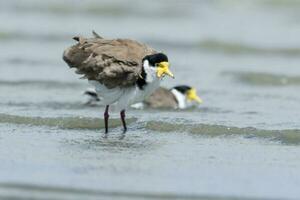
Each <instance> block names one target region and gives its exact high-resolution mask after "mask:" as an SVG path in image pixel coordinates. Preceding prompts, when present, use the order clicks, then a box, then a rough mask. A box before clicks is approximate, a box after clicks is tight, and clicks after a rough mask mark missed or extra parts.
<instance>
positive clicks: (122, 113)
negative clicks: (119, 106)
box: [120, 110, 127, 133]
mask: <svg viewBox="0 0 300 200" xmlns="http://www.w3.org/2000/svg"><path fill="white" fill-rule="evenodd" d="M120 116H121V120H122V124H123V128H124V129H123V133H126V131H127V126H126V121H125V110H122V111H121V112H120Z"/></svg>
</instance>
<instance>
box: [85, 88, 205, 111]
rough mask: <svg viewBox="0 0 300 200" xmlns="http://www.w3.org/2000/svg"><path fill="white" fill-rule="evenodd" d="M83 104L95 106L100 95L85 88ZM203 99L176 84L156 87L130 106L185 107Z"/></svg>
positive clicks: (190, 90)
mask: <svg viewBox="0 0 300 200" xmlns="http://www.w3.org/2000/svg"><path fill="white" fill-rule="evenodd" d="M84 97H85V105H90V106H95V105H100V104H101V99H102V98H101V96H98V95H97V93H96V91H95V89H93V88H87V89H86V90H85V91H84ZM202 102H203V100H202V99H201V98H200V97H199V96H198V94H197V91H196V89H195V88H193V87H190V86H188V85H177V86H175V87H172V88H170V89H167V88H165V87H159V88H157V89H156V90H155V91H154V92H153V93H152V94H151V95H150V96H149V97H148V98H146V99H145V100H144V101H142V102H139V103H135V104H132V105H131V107H132V108H137V109H143V108H154V109H159V108H164V109H186V108H190V107H193V106H197V105H199V104H201V103H202Z"/></svg>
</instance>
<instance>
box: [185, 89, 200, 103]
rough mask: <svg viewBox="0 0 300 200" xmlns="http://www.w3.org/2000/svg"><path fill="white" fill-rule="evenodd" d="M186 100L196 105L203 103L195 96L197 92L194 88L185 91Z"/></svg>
mask: <svg viewBox="0 0 300 200" xmlns="http://www.w3.org/2000/svg"><path fill="white" fill-rule="evenodd" d="M187 99H188V100H190V101H196V102H197V103H199V104H200V103H203V100H202V99H201V98H200V97H199V96H198V95H197V91H196V89H195V88H192V89H190V90H189V91H187Z"/></svg>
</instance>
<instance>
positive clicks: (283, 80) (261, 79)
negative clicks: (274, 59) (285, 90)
mask: <svg viewBox="0 0 300 200" xmlns="http://www.w3.org/2000/svg"><path fill="white" fill-rule="evenodd" d="M222 74H224V75H230V76H232V77H233V78H235V79H236V80H238V81H239V82H242V83H245V84H248V85H254V86H291V85H297V86H298V85H300V76H288V75H280V74H272V73H265V72H235V71H226V72H223V73H222Z"/></svg>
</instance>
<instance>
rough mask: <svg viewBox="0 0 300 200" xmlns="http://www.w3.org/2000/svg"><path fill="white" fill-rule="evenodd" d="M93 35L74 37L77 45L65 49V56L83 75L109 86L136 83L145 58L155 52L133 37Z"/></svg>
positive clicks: (70, 64)
mask: <svg viewBox="0 0 300 200" xmlns="http://www.w3.org/2000/svg"><path fill="white" fill-rule="evenodd" d="M93 34H94V36H95V37H94V38H83V37H74V40H76V41H77V44H75V45H73V46H71V47H70V48H68V49H66V50H65V51H64V54H63V59H64V61H65V62H66V63H67V64H68V65H69V66H70V67H74V68H76V73H78V74H82V75H84V76H83V78H87V79H89V80H96V81H99V82H100V83H102V84H104V85H105V86H106V87H108V88H115V87H129V86H132V85H134V84H135V82H136V80H137V79H138V77H139V74H140V73H141V68H142V60H143V58H144V57H145V56H147V55H150V54H153V53H155V52H156V51H155V50H153V49H152V48H150V47H148V46H146V45H144V44H141V43H139V42H137V41H134V40H129V39H115V40H108V39H103V38H102V37H101V36H99V35H98V34H97V33H95V32H94V33H93Z"/></svg>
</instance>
